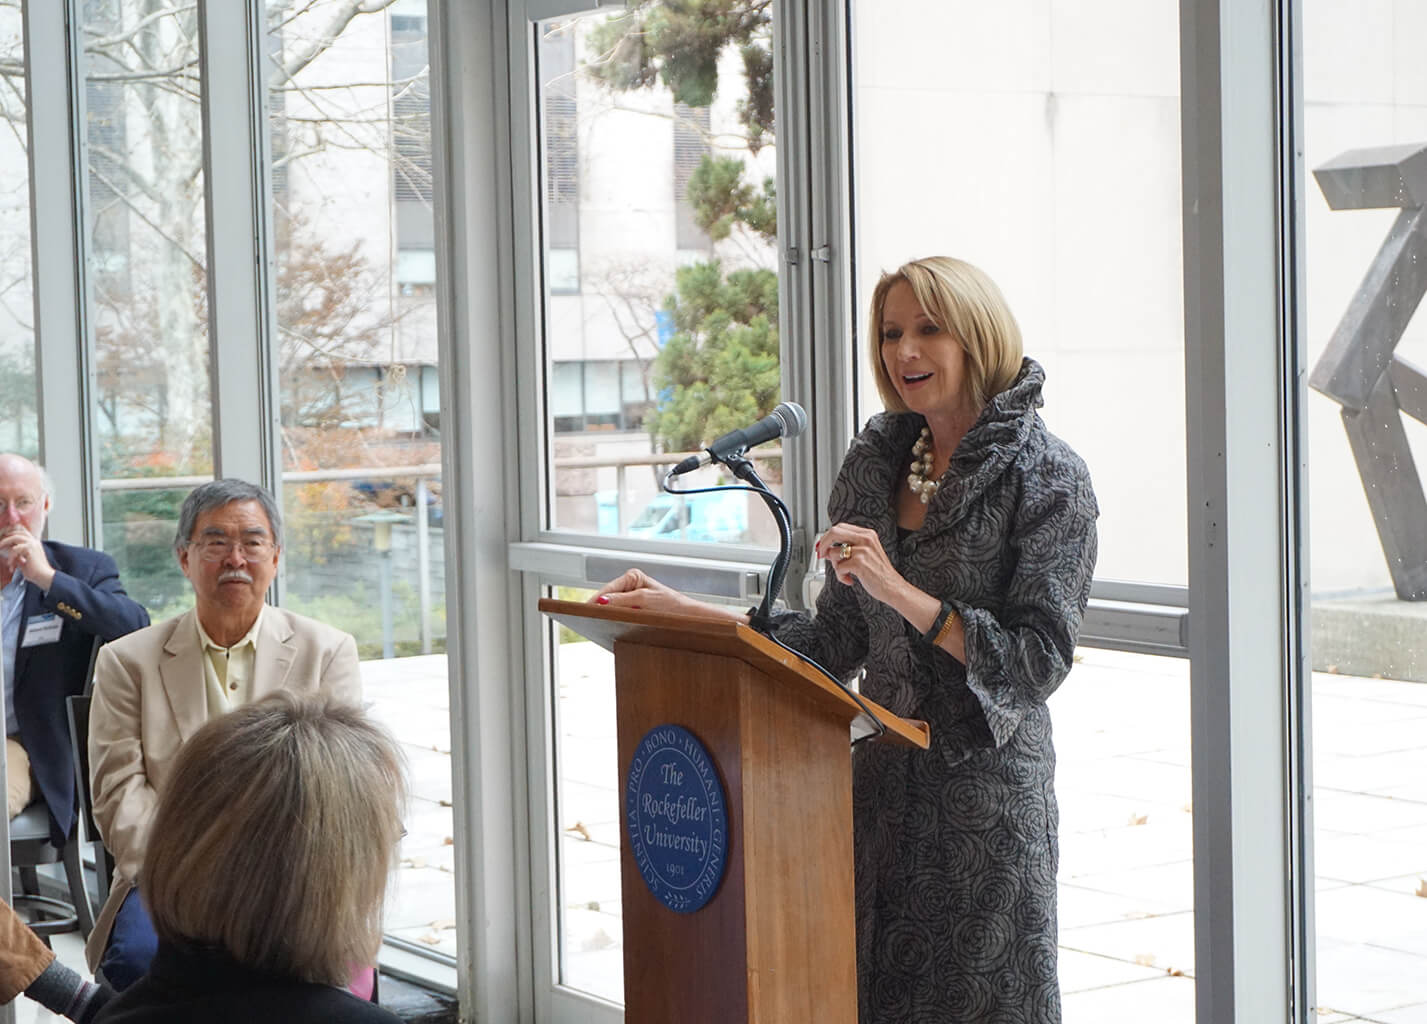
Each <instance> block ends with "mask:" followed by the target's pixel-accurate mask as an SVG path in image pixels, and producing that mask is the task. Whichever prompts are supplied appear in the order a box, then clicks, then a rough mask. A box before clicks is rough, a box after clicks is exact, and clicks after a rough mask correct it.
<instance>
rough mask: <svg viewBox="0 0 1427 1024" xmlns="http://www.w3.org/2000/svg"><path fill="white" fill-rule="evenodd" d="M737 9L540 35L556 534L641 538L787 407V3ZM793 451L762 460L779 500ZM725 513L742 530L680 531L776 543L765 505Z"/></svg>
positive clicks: (638, 17) (657, 8) (549, 25)
mask: <svg viewBox="0 0 1427 1024" xmlns="http://www.w3.org/2000/svg"><path fill="white" fill-rule="evenodd" d="M735 7H737V8H739V9H740V10H741V11H743V13H744V15H745V16H744V17H741V18H739V19H729V22H728V26H736V27H725V28H723V29H719V30H717V31H715V32H713V33H712V34H711V35H710V34H709V33H708V31H707V30H708V27H709V26H708V25H706V24H704V23H702V22H701V21H700V17H701V15H700V13H699V11H700V10H701V9H700V8H697V7H692V8H691V7H689V5H686V4H673V3H670V4H665V3H661V2H649V0H646V2H643V3H635V4H632V5H631V7H630V9H629V10H628V11H619V12H616V13H600V14H592V15H588V16H583V17H578V18H570V19H561V20H558V21H545V22H541V23H539V24H538V25H537V27H536V30H535V31H536V65H537V70H536V75H537V78H536V84H537V87H538V90H539V98H538V111H539V118H540V140H539V146H540V175H541V180H540V186H539V187H540V202H541V211H542V217H541V225H542V238H541V252H542V256H543V268H544V275H543V293H542V301H543V304H544V325H545V334H544V353H545V359H546V364H547V379H548V380H549V381H550V382H551V388H550V393H549V394H548V396H547V407H546V415H547V417H548V424H549V429H550V431H551V432H552V434H553V437H552V441H553V443H552V444H550V445H549V446H548V450H550V451H551V452H552V453H553V455H554V460H555V461H554V465H553V467H550V468H551V472H550V475H549V478H550V479H553V481H554V494H553V496H552V498H551V500H550V501H549V505H548V508H549V522H548V525H549V527H550V528H552V529H559V530H570V531H578V532H589V533H596V532H597V533H605V534H620V535H624V536H636V534H635V533H634V531H633V528H632V524H634V523H636V522H641V521H643V519H644V518H645V517H646V516H647V515H648V514H650V512H651V509H654V508H656V507H658V508H661V509H662V508H667V507H668V503H669V501H671V500H672V499H670V498H668V496H667V495H662V494H661V493H660V480H661V479H662V477H663V475H664V472H665V471H666V470H667V469H668V468H669V467H671V466H672V465H673V464H674V463H676V462H678V461H680V459H682V458H683V456H684V455H685V454H687V453H689V452H690V451H694V450H698V449H700V448H702V447H704V446H705V445H707V444H708V443H709V442H710V441H712V440H714V439H715V438H716V437H719V436H720V435H722V434H724V433H727V432H728V431H730V430H735V429H738V428H741V427H745V426H748V425H749V424H751V423H753V422H755V421H756V420H758V419H759V418H761V417H762V416H765V415H767V413H769V412H770V411H771V410H772V409H773V407H774V406H775V405H777V404H778V402H779V401H780V399H781V395H780V394H779V348H778V308H777V307H778V278H777V266H778V261H777V259H776V253H777V246H776V227H775V218H774V212H773V174H774V171H775V164H776V147H775V145H774V134H773V111H772V99H771V97H772V56H771V53H772V50H771V45H772V25H771V17H772V15H771V9H772V5H770V4H764V3H747V4H742V3H740V4H736V5H735ZM691 34H696V35H698V36H699V38H700V39H701V43H700V44H699V46H700V48H699V52H698V54H697V56H695V57H690V50H689V43H688V40H689V38H690V37H691ZM675 58H677V59H675ZM576 381H578V382H579V383H578V385H576V383H575V382H576ZM780 450H781V449H780V448H779V446H778V445H777V443H776V442H775V443H772V444H769V445H766V446H764V447H761V448H758V449H755V453H756V455H757V461H756V464H757V468H758V471H759V473H760V474H761V475H762V476H763V478H764V479H765V481H766V482H767V483H768V484H769V486H770V487H772V488H773V489H774V490H775V491H777V490H780V488H781V482H782V472H781V460H780V459H779V458H778V457H777V456H778V454H779V452H780ZM731 479H732V478H731V477H730V476H729V475H728V474H726V473H725V472H723V471H722V468H721V467H719V466H713V467H709V468H707V469H704V470H702V471H699V472H697V473H693V474H689V475H688V476H685V477H682V478H681V479H680V481H679V483H678V485H677V486H680V487H685V488H687V487H705V486H714V485H716V484H719V483H723V482H729V481H731ZM750 499H751V500H750ZM690 500H691V501H692V500H693V499H690ZM720 501H721V503H722V504H723V505H729V504H736V505H737V506H738V509H737V523H736V526H735V528H730V529H721V530H719V531H704V532H703V533H702V534H700V535H697V536H695V535H694V533H693V532H690V531H686V532H684V533H683V534H682V535H681V534H680V533H679V531H675V532H674V533H673V534H670V535H668V536H667V539H673V540H682V541H684V542H690V541H700V542H715V543H728V544H745V545H747V544H752V545H757V546H762V547H772V546H775V545H776V544H777V527H776V525H775V523H774V522H773V520H772V518H771V517H770V516H769V515H768V513H767V511H766V510H765V509H764V507H763V506H762V504H761V502H759V500H758V499H757V498H754V497H752V496H751V495H748V494H746V493H744V492H739V493H737V494H736V500H735V496H729V497H727V499H726V500H725V499H724V498H720ZM637 536H640V537H641V538H643V539H646V540H647V539H656V538H657V537H660V536H663V535H657V534H653V535H651V534H648V533H640V534H637Z"/></svg>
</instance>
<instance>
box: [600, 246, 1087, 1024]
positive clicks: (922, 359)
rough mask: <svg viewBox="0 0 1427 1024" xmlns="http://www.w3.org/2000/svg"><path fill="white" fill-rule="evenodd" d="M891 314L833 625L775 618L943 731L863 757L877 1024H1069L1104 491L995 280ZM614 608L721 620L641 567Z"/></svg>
mask: <svg viewBox="0 0 1427 1024" xmlns="http://www.w3.org/2000/svg"><path fill="white" fill-rule="evenodd" d="M870 319H871V329H870V331H869V332H868V341H869V348H870V351H869V356H870V358H871V360H872V366H873V369H874V371H875V374H876V379H877V389H878V391H879V392H880V394H881V396H882V400H883V403H884V405H885V407H886V410H887V411H886V412H884V413H881V414H879V415H876V416H874V417H872V419H871V420H870V421H869V422H868V424H867V427H866V428H865V429H864V430H863V431H862V432H861V433H860V434H858V435H857V436H856V437H855V438H854V439H853V442H852V445H851V447H850V448H849V449H848V452H847V456H846V458H845V459H844V460H843V463H842V469H841V471H840V472H839V474H838V479H837V482H836V484H835V485H834V487H833V490H832V495H831V498H830V500H829V503H828V517H829V519H830V520H831V521H832V523H833V524H834V525H833V526H832V527H831V528H830V529H829V530H828V531H827V533H825V534H824V535H823V536H822V537H821V538H819V540H818V542H817V548H816V551H817V556H818V557H819V558H821V559H826V560H827V574H828V582H827V585H826V586H825V587H824V588H823V590H822V593H821V594H820V596H819V598H818V603H817V614H816V616H809V615H806V614H801V613H784V614H781V615H778V616H775V618H774V620H773V623H772V630H773V632H774V633H775V634H776V635H777V637H778V638H779V639H780V640H782V641H783V642H785V643H787V644H789V645H790V646H792V647H794V648H796V649H798V650H800V651H802V652H804V653H805V654H807V655H808V656H809V657H811V658H813V659H814V660H816V661H818V662H820V663H821V664H823V665H824V666H826V667H827V668H828V669H830V670H831V671H832V672H833V673H834V674H836V675H838V676H846V675H848V674H850V673H851V672H853V671H855V670H856V669H858V668H864V669H865V670H866V675H865V677H864V680H863V683H862V687H861V688H862V692H863V693H865V694H866V695H867V696H869V697H871V698H872V699H873V700H875V701H877V702H878V703H880V704H882V705H884V706H885V707H887V708H888V709H889V710H891V711H893V712H895V713H896V714H898V715H902V716H905V717H908V718H920V719H924V720H925V721H927V722H928V723H929V724H930V726H931V748H930V749H929V750H926V751H920V750H913V749H909V748H905V747H898V746H893V745H891V744H876V743H872V744H863V745H860V746H859V747H858V748H857V751H856V755H855V757H854V762H853V816H854V833H855V836H854V838H855V851H856V853H855V860H856V878H857V960H858V1002H859V1019H860V1021H861V1022H862V1024H874V1022H875V1024H892V1022H896V1024H930V1022H938V1024H940V1022H942V1021H947V1020H957V1021H971V1020H990V1019H995V1020H997V1021H1001V1022H1007V1024H1013V1022H1014V1024H1020V1022H1024V1024H1055V1022H1058V1021H1059V1020H1060V988H1059V984H1058V982H1057V978H1056V916H1055V901H1056V866H1057V859H1058V850H1057V839H1056V829H1057V823H1058V813H1057V810H1056V803H1055V795H1054V792H1053V788H1052V782H1053V777H1054V769H1055V752H1054V749H1053V747H1052V744H1051V727H1050V715H1049V712H1048V710H1047V708H1046V698H1047V697H1049V696H1050V694H1051V693H1052V692H1053V691H1054V690H1055V688H1056V687H1057V686H1058V685H1059V684H1060V682H1061V680H1062V679H1064V678H1065V676H1066V673H1067V672H1068V671H1069V670H1070V666H1071V658H1072V654H1073V652H1074V649H1075V642H1076V637H1077V635H1078V633H1079V631H1080V622H1081V618H1082V616H1083V615H1084V612H1085V607H1086V603H1087V601H1088V600H1089V596H1090V580H1091V575H1092V572H1093V570H1094V566H1095V552H1096V535H1095V518H1096V515H1097V512H1098V510H1097V507H1096V504H1095V495H1094V493H1093V492H1092V490H1091V486H1090V475H1089V473H1088V471H1087V470H1086V468H1085V464H1084V462H1082V461H1081V459H1080V457H1079V456H1077V455H1076V454H1075V452H1073V451H1072V450H1071V449H1070V447H1069V446H1067V445H1066V444H1065V443H1064V442H1063V441H1061V440H1059V439H1058V438H1056V437H1055V436H1053V435H1052V434H1050V433H1049V432H1048V431H1047V430H1046V428H1045V425H1044V423H1042V421H1041V418H1040V416H1039V415H1038V414H1037V412H1036V410H1037V409H1038V408H1039V407H1040V405H1041V386H1042V384H1043V383H1044V381H1045V373H1044V371H1043V370H1042V369H1041V367H1040V365H1039V364H1038V363H1036V362H1035V361H1034V360H1032V359H1028V358H1023V357H1022V354H1021V333H1020V328H1019V327H1018V326H1017V324H1016V320H1015V318H1014V317H1013V316H1012V315H1011V311H1010V309H1009V308H1008V307H1007V305H1006V301H1005V299H1004V298H1003V297H1002V295H1001V292H1000V289H998V288H997V287H996V285H995V283H994V282H993V281H992V280H991V279H990V278H989V277H987V276H986V275H985V274H984V273H983V272H982V271H980V270H979V269H977V268H976V267H973V266H971V265H970V264H968V263H965V262H962V261H960V260H956V259H950V258H946V257H933V258H930V259H923V260H915V261H913V262H911V263H907V264H905V265H903V266H902V267H900V268H898V269H897V270H896V271H895V272H894V273H891V274H884V275H883V276H882V279H881V280H880V281H879V282H878V284H877V287H876V289H875V290H874V291H873V293H872V303H871V318H870ZM593 600H595V601H597V602H599V603H601V604H608V605H610V606H613V607H623V608H652V609H659V610H664V611H679V612H686V613H688V612H694V613H702V614H708V613H709V612H710V606H706V605H703V604H702V603H700V602H697V601H695V600H693V599H692V598H688V597H685V596H683V595H681V594H678V593H676V592H675V591H673V590H671V589H669V588H668V587H665V586H663V585H662V584H660V583H658V582H657V581H655V580H653V579H651V578H650V577H649V576H647V575H646V574H644V573H643V572H641V571H639V570H637V569H631V570H630V571H628V572H626V573H625V574H624V575H623V576H621V577H620V578H619V579H617V580H615V581H613V582H612V583H610V584H609V585H608V586H606V587H605V588H604V589H603V590H601V591H600V592H599V593H598V594H596V595H595V597H594V598H593ZM717 613H718V614H727V615H732V614H734V613H731V612H729V611H728V610H727V609H718V611H717ZM740 617H742V618H745V619H746V617H743V616H740Z"/></svg>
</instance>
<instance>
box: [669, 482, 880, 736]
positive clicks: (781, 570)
mask: <svg viewBox="0 0 1427 1024" xmlns="http://www.w3.org/2000/svg"><path fill="white" fill-rule="evenodd" d="M675 475H676V474H675V473H674V471H673V470H670V471H669V472H668V473H666V474H665V475H664V481H663V483H662V484H661V487H662V489H663V490H664V491H665V492H666V493H668V494H712V493H714V492H717V491H751V492H752V493H754V494H756V495H758V496H759V497H760V498H762V499H763V500H764V501H766V502H767V503H768V507H769V508H770V509H773V510H774V516H775V518H777V517H778V516H780V515H781V517H782V522H780V523H779V524H778V525H779V527H780V531H781V530H783V529H785V528H786V524H787V523H788V522H789V521H790V517H789V515H788V506H787V505H786V504H784V502H783V499H782V498H780V497H778V495H776V494H774V493H773V492H772V491H770V490H768V489H767V488H758V487H751V486H749V485H747V484H724V485H722V486H719V487H689V488H685V489H679V488H674V487H670V486H669V481H670V480H672V479H674V477H675ZM784 536H785V537H786V533H785V534H784ZM786 552H787V545H786V544H785V545H784V547H783V549H782V550H780V551H779V552H778V557H777V558H775V559H774V561H773V567H772V568H771V569H770V570H769V571H768V596H769V598H770V600H768V601H766V602H765V604H768V605H770V607H768V608H766V609H765V608H761V609H760V610H759V611H758V612H756V613H754V614H752V615H750V616H749V620H750V621H749V625H751V626H753V628H754V629H756V630H757V631H758V633H759V635H761V636H765V637H767V638H768V639H769V640H772V641H773V642H774V643H775V644H777V645H778V646H779V647H781V648H782V649H783V650H785V651H787V652H788V653H789V654H791V655H793V656H794V657H795V658H797V659H798V660H799V661H801V662H803V663H804V664H805V665H808V666H810V667H812V668H815V669H817V670H818V671H819V672H821V673H822V674H823V675H824V676H825V677H827V678H828V679H829V680H831V681H832V683H833V684H834V685H835V686H836V687H837V688H838V689H839V690H841V691H842V692H843V693H845V694H847V696H849V697H850V698H852V701H853V703H855V704H856V705H857V706H858V707H859V708H860V709H861V710H862V714H863V716H864V717H866V718H867V720H868V721H869V722H871V724H872V731H871V732H868V733H864V734H863V735H861V736H859V737H857V739H855V740H853V741H852V742H851V744H850V746H852V747H856V746H857V745H858V744H859V743H864V742H866V741H867V740H873V739H881V738H882V737H883V736H885V735H887V725H886V723H885V722H883V721H882V719H880V718H878V717H877V715H876V714H875V713H874V712H873V710H872V709H871V708H870V707H868V706H867V702H866V701H864V700H863V699H862V695H861V694H860V693H858V692H857V691H856V690H854V689H853V688H852V687H851V686H849V685H848V684H847V683H846V682H845V681H844V680H842V679H839V678H838V677H837V676H835V675H833V673H832V671H831V670H830V669H828V668H827V667H826V666H825V665H823V664H822V663H821V662H819V661H818V660H817V659H816V658H813V657H811V656H810V655H807V654H804V653H803V652H802V651H800V650H798V649H797V648H795V647H790V646H788V644H786V643H784V642H783V641H782V640H781V639H779V637H778V636H777V634H775V633H774V632H773V631H772V630H771V629H770V628H768V614H769V613H771V611H772V608H771V597H772V595H774V594H776V593H778V591H780V590H782V588H783V577H784V575H785V573H786V571H787V562H786V557H787V555H786ZM775 578H776V581H777V586H776V587H775V586H774V580H775ZM755 619H762V620H763V621H762V625H761V626H760V624H759V623H758V622H756V621H753V620H755Z"/></svg>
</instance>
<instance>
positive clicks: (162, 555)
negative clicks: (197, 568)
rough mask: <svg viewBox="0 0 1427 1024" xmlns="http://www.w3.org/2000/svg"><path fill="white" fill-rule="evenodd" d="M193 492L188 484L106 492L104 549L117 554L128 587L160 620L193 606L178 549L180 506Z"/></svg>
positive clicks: (116, 559)
mask: <svg viewBox="0 0 1427 1024" xmlns="http://www.w3.org/2000/svg"><path fill="white" fill-rule="evenodd" d="M187 496H188V489H187V488H177V489H174V488H169V489H165V490H151V491H150V490H142V491H140V490H135V491H110V492H108V493H107V494H105V495H104V550H105V551H108V552H109V553H110V554H112V555H113V556H114V561H115V562H116V563H117V564H118V566H119V578H120V579H121V580H123V581H124V589H125V590H126V591H128V593H129V596H130V597H132V598H133V599H134V600H135V601H138V602H139V603H140V604H142V605H143V606H144V607H145V608H147V609H148V610H149V617H150V618H151V619H153V621H155V622H158V621H159V620H160V619H161V618H163V617H165V615H166V614H168V612H169V610H170V609H171V608H178V610H180V611H182V610H184V609H186V608H191V607H192V606H193V591H192V589H191V588H190V587H189V585H188V580H187V579H185V578H184V575H183V572H182V571H181V570H180V569H179V567H178V559H177V558H176V557H175V556H174V553H173V537H174V531H175V530H176V529H177V528H178V510H179V508H181V507H182V505H183V499H184V498H185V497H187ZM179 606H182V607H179Z"/></svg>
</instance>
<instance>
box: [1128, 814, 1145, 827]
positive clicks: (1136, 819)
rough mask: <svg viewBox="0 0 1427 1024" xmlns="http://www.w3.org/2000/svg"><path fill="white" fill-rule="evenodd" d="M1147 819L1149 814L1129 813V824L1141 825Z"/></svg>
mask: <svg viewBox="0 0 1427 1024" xmlns="http://www.w3.org/2000/svg"><path fill="white" fill-rule="evenodd" d="M1149 820H1150V816H1149V815H1148V814H1131V815H1130V824H1131V825H1143V824H1144V823H1145V822H1147V821H1149Z"/></svg>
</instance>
